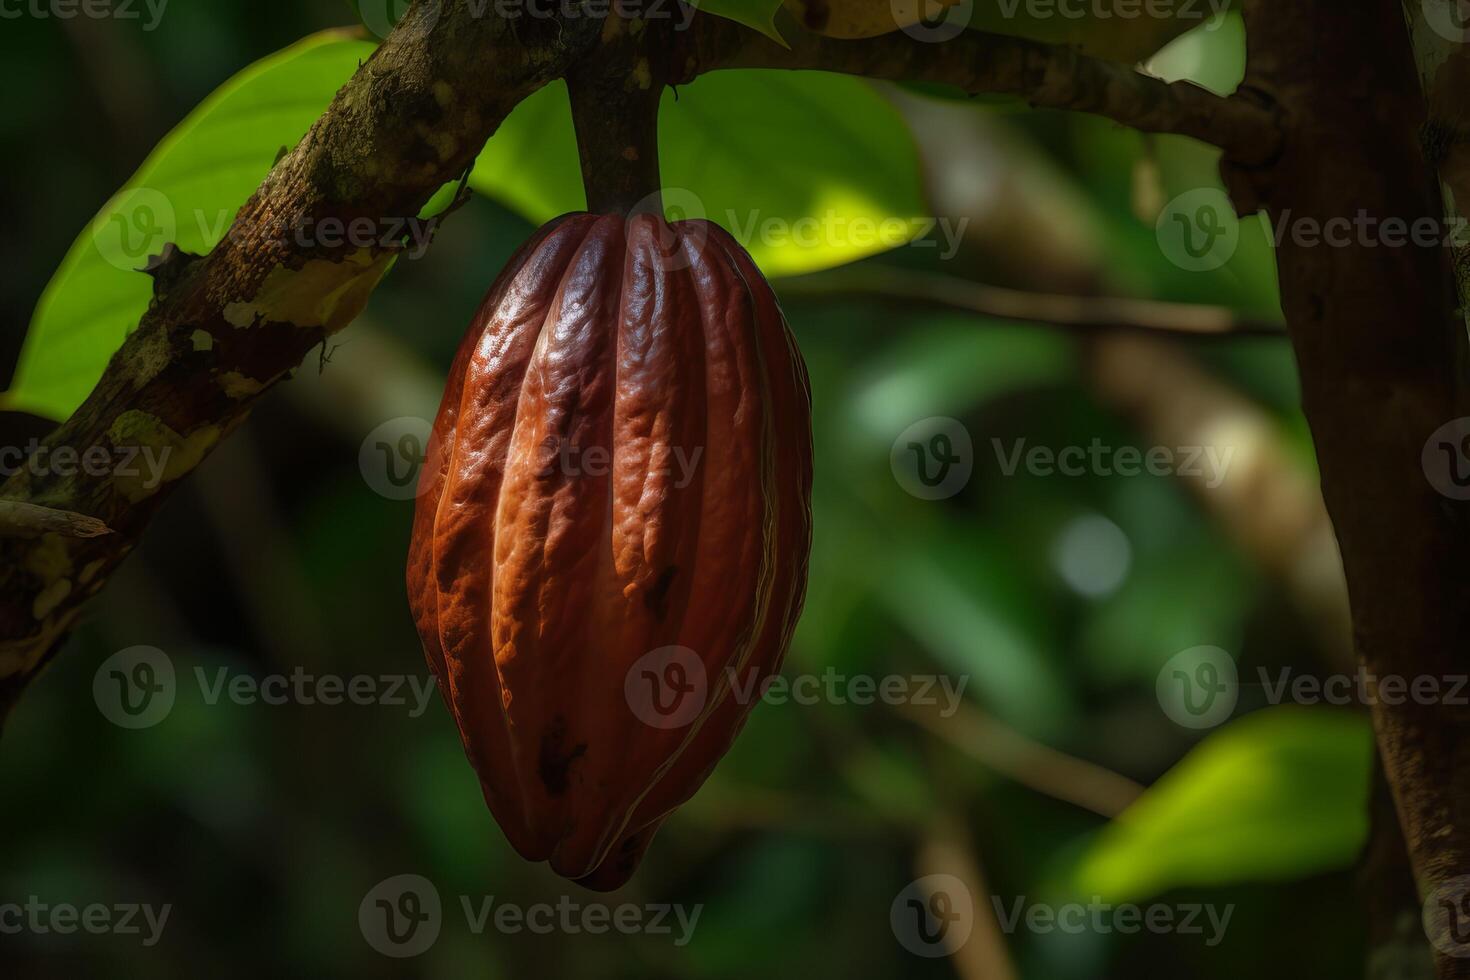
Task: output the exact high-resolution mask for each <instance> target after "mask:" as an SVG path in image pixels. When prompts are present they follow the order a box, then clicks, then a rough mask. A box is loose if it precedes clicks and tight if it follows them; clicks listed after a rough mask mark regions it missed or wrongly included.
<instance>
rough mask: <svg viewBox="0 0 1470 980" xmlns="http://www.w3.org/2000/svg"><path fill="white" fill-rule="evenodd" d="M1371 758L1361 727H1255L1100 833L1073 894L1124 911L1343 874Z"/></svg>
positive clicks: (1290, 715)
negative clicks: (1182, 889) (1187, 893)
mask: <svg viewBox="0 0 1470 980" xmlns="http://www.w3.org/2000/svg"><path fill="white" fill-rule="evenodd" d="M1372 756H1373V734H1372V730H1371V728H1370V726H1369V724H1368V720H1367V718H1365V717H1363V716H1362V715H1358V714H1354V713H1351V712H1348V711H1341V710H1337V709H1331V708H1305V707H1300V706H1285V707H1275V708H1267V709H1265V710H1262V711H1258V712H1255V713H1254V714H1250V715H1247V716H1246V717H1244V718H1242V719H1240V720H1239V721H1236V722H1233V723H1231V724H1230V725H1228V726H1227V727H1225V728H1223V729H1221V730H1220V731H1218V732H1215V733H1214V734H1212V735H1210V736H1209V737H1208V738H1206V739H1205V740H1204V741H1203V742H1201V743H1200V744H1199V745H1198V746H1197V747H1196V748H1195V749H1194V750H1193V751H1191V752H1190V753H1189V755H1187V756H1185V758H1184V760H1183V761H1182V762H1180V763H1179V764H1178V765H1177V766H1175V767H1174V768H1173V769H1171V770H1170V771H1169V772H1168V773H1166V774H1165V775H1164V777H1163V778H1162V779H1160V780H1159V781H1158V782H1157V783H1156V784H1155V785H1154V786H1153V787H1151V788H1150V789H1149V790H1148V792H1146V793H1144V795H1143V796H1142V797H1140V798H1139V799H1138V801H1137V802H1136V803H1134V804H1133V805H1132V806H1131V807H1129V808H1128V809H1127V810H1126V811H1124V812H1123V813H1122V814H1121V815H1120V816H1119V817H1118V818H1117V819H1116V820H1114V821H1113V822H1112V823H1111V824H1109V825H1108V826H1107V827H1106V828H1104V830H1103V831H1102V832H1101V833H1100V834H1099V835H1098V837H1097V839H1096V840H1095V841H1094V842H1093V844H1092V846H1091V847H1090V848H1089V849H1088V851H1087V852H1086V853H1085V854H1084V855H1083V857H1082V859H1081V862H1080V864H1079V865H1078V867H1077V869H1076V872H1075V874H1074V875H1073V877H1072V884H1073V886H1074V887H1075V889H1076V892H1077V893H1078V894H1084V895H1097V896H1100V897H1102V898H1103V899H1104V900H1105V901H1114V902H1121V901H1133V900H1138V899H1143V898H1147V897H1149V896H1151V895H1156V894H1158V893H1160V892H1162V891H1165V890H1167V889H1170V888H1174V887H1178V886H1182V885H1203V886H1212V885H1223V884H1231V883H1235V882H1242V881H1256V880H1280V879H1289V878H1298V877H1302V876H1304V875H1309V874H1315V873H1317V872H1321V871H1327V870H1331V869H1334V868H1340V867H1344V866H1346V865H1348V864H1350V863H1351V862H1352V861H1353V859H1354V858H1355V857H1356V855H1357V853H1358V850H1359V848H1361V847H1362V845H1363V841H1364V840H1365V839H1366V837H1367V832H1368V818H1367V803H1368V771H1369V764H1370V762H1371V761H1372Z"/></svg>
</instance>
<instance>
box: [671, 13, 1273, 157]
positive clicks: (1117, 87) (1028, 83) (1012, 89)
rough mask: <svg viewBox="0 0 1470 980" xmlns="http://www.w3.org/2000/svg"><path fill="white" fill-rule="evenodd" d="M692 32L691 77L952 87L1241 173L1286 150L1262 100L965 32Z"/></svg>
mask: <svg viewBox="0 0 1470 980" xmlns="http://www.w3.org/2000/svg"><path fill="white" fill-rule="evenodd" d="M691 33H692V35H693V36H692V37H691V38H690V39H689V43H690V48H691V50H690V53H689V56H688V58H687V60H686V62H685V74H686V76H687V77H690V78H692V77H693V76H695V75H698V74H700V73H702V72H706V71H712V70H714V69H717V68H794V69H816V70H821V71H832V72H841V73H844V74H849V75H863V76H866V77H868V78H878V79H886V80H889V81H903V82H933V83H938V84H944V85H952V86H956V87H958V88H960V89H963V90H964V91H966V92H968V93H969V94H971V95H979V94H982V93H993V94H1000V95H1014V96H1017V97H1018V98H1021V99H1024V100H1025V101H1026V102H1028V103H1030V104H1031V105H1033V106H1036V107H1038V108H1045V109H1069V110H1076V111H1078V112H1090V113H1094V114H1096V115H1099V116H1105V117H1107V118H1109V119H1112V120H1114V121H1116V122H1120V123H1122V124H1123V125H1125V126H1130V127H1132V128H1134V129H1138V130H1141V131H1143V132H1147V133H1178V134H1180V135H1184V136H1193V137H1195V138H1196V139H1200V140H1204V141H1205V142H1207V143H1212V144H1214V145H1216V146H1219V147H1221V148H1222V149H1224V150H1225V153H1226V155H1227V156H1228V157H1229V158H1230V159H1231V160H1233V161H1235V162H1236V163H1238V164H1240V165H1242V166H1258V165H1261V164H1265V163H1269V162H1270V161H1271V160H1272V159H1274V158H1275V156H1276V154H1277V153H1278V152H1280V149H1281V145H1282V144H1281V139H1282V137H1281V132H1282V131H1281V123H1280V120H1279V118H1278V116H1277V114H1276V112H1275V111H1274V108H1273V107H1271V106H1270V105H1268V104H1265V103H1264V101H1263V100H1261V99H1259V98H1257V97H1255V96H1254V95H1250V96H1248V95H1246V94H1237V95H1232V96H1228V97H1226V96H1219V95H1216V94H1214V93H1213V92H1210V91H1208V90H1206V89H1203V88H1200V87H1199V86H1197V85H1193V84H1190V83H1188V82H1172V83H1171V82H1165V81H1163V80H1161V79H1158V78H1155V77H1153V76H1151V75H1145V74H1143V73H1142V72H1139V71H1135V70H1134V69H1132V68H1129V67H1128V66H1126V65H1121V64H1117V63H1115V62H1111V61H1103V60H1101V59H1097V58H1090V57H1088V56H1086V55H1083V54H1079V53H1078V52H1076V51H1074V50H1072V49H1070V48H1064V47H1058V46H1055V45H1048V44H1041V43H1038V42H1035V41H1027V40H1023V39H1021V38H1014V37H1005V36H1001V35H997V34H985V33H982V32H979V31H966V32H964V33H963V34H960V35H959V36H958V37H955V38H952V39H950V40H948V41H945V42H944V43H942V44H933V43H926V42H924V41H920V40H918V39H916V38H913V37H910V36H908V35H907V34H904V33H903V32H901V31H900V32H896V33H893V34H885V35H883V36H881V37H875V38H867V39H864V40H860V41H847V40H838V39H834V38H828V37H822V36H820V35H817V34H809V33H805V32H802V33H799V34H798V33H796V32H792V33H793V34H794V35H795V36H793V37H792V38H791V47H790V48H789V49H787V48H783V47H781V46H780V45H778V44H776V43H775V42H774V41H771V40H770V39H768V38H766V37H763V36H761V35H759V34H756V33H754V32H752V31H748V30H745V29H744V28H741V27H739V26H738V25H735V24H732V23H731V22H729V21H724V20H720V19H718V18H714V17H700V18H698V19H697V20H696V22H695V28H694V30H693V31H692V32H691Z"/></svg>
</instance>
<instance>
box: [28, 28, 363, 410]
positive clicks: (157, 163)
mask: <svg viewBox="0 0 1470 980" xmlns="http://www.w3.org/2000/svg"><path fill="white" fill-rule="evenodd" d="M372 51H373V45H372V44H370V43H368V42H366V41H362V40H360V39H358V37H357V36H356V33H355V32H347V31H323V32H322V33H319V34H314V35H312V36H311V37H308V38H305V39H304V40H302V41H300V42H298V43H296V44H294V45H292V46H291V47H289V48H286V49H285V50H283V51H280V52H278V53H276V54H273V55H271V56H270V57H268V58H264V59H262V60H261V61H257V62H256V63H255V64H253V65H251V66H250V67H248V68H246V69H245V70H244V71H241V72H240V73H239V74H237V75H235V76H234V77H233V78H231V79H230V80H229V81H227V82H225V83H224V84H223V85H221V86H220V87H219V88H218V89H216V90H215V91H214V92H213V93H212V94H211V95H210V96H209V97H208V98H207V99H205V100H204V101H203V102H202V103H200V105H199V107H198V108H196V109H195V110H194V111H193V112H191V113H190V114H189V115H188V117H186V118H185V119H184V121H183V122H182V123H180V124H179V125H178V126H177V127H176V128H175V129H174V130H173V132H171V133H169V134H168V135H167V136H166V137H164V139H163V141H162V142H160V143H159V144H158V146H157V147H156V148H155V149H154V150H153V152H152V153H151V154H150V155H149V156H148V159H147V160H145V161H144V162H143V165H142V167H140V168H139V169H138V172H137V173H136V174H134V175H133V176H132V178H131V179H130V180H128V182H127V183H126V184H125V185H124V186H123V189H122V190H121V191H119V192H118V194H117V195H116V196H115V197H113V199H112V200H111V201H109V202H108V203H107V204H106V205H105V206H104V207H103V208H102V210H101V211H100V212H99V214H98V215H97V218H96V219H95V220H94V221H93V222H92V224H91V225H90V226H88V227H87V228H86V229H85V230H84V231H83V232H82V233H81V235H79V236H78V237H77V239H76V241H75V242H73V243H72V246H71V249H70V250H69V251H68V252H67V254H66V258H65V259H63V260H62V263H61V266H60V268H59V269H58V270H57V271H56V274H55V275H54V276H52V278H51V282H50V283H48V284H47V286H46V290H45V292H43V293H42V294H41V300H40V302H39V303H38V304H37V305H36V312H35V315H34V316H33V317H32V319H31V326H30V332H29V333H28V334H27V336H26V340H25V345H24V346H23V347H22V349H21V353H20V361H19V364H18V366H17V367H16V372H15V383H14V385H13V386H12V387H11V389H10V391H8V392H6V393H5V395H4V396H3V401H0V404H3V405H4V407H5V408H8V409H18V410H23V411H28V412H34V413H37V414H40V415H47V416H51V417H53V418H60V417H63V416H65V415H67V414H69V413H70V412H71V411H72V410H73V409H75V408H76V407H77V405H79V404H81V401H82V399H83V398H85V397H86V396H87V393H88V392H89V391H91V390H92V386H93V385H94V384H96V383H97V379H98V378H99V377H100V376H101V374H102V369H103V368H104V367H105V366H106V364H107V360H108V358H109V357H111V355H112V353H113V351H115V350H116V349H117V348H118V346H119V345H120V344H121V343H122V341H123V338H124V337H126V336H127V333H128V331H129V330H130V329H132V328H133V327H134V326H136V325H137V323H138V319H139V317H140V316H141V315H142V313H143V311H144V310H145V309H146V308H147V306H148V301H149V298H150V297H151V295H152V280H151V279H149V278H148V276H146V275H142V274H140V273H139V272H137V271H136V270H138V269H139V268H141V267H142V266H143V265H144V264H145V263H146V261H147V259H148V256H149V255H152V254H157V253H158V251H159V250H160V248H161V247H162V245H163V244H164V243H165V242H169V241H172V242H174V243H176V244H177V245H178V246H179V248H181V249H183V250H185V251H187V252H195V253H203V252H207V251H208V250H209V249H210V248H212V247H213V246H214V245H215V244H216V243H217V242H218V241H219V240H220V239H221V238H222V237H223V236H224V234H225V232H226V231H227V230H228V229H229V227H230V224H231V222H232V221H233V220H234V216H235V213H236V212H237V211H238V210H239V209H240V206H241V205H242V204H244V203H245V201H246V200H247V199H248V198H249V196H250V194H251V193H252V192H253V191H254V190H255V188H256V186H257V185H259V183H260V181H261V179H262V178H263V177H264V176H265V175H266V173H267V172H269V170H270V168H271V166H272V164H273V163H274V162H275V160H276V157H277V155H278V154H279V153H280V152H281V150H282V148H283V147H288V146H291V145H294V144H295V143H296V142H297V141H298V140H300V139H301V137H302V136H303V135H304V134H305V133H306V130H307V128H308V127H309V126H310V125H311V124H312V122H313V121H315V119H316V118H317V117H318V116H319V115H321V113H322V110H323V109H325V108H326V106H327V104H328V103H329V102H330V101H331V99H332V96H333V95H335V94H336V92H337V90H338V89H339V88H341V87H342V84H343V83H344V82H346V81H347V79H348V78H349V77H351V75H352V73H353V72H354V71H356V70H357V66H358V64H359V63H360V62H361V61H363V60H365V59H366V58H367V57H368V55H369V54H371V53H372Z"/></svg>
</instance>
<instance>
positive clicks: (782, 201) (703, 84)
mask: <svg viewBox="0 0 1470 980" xmlns="http://www.w3.org/2000/svg"><path fill="white" fill-rule="evenodd" d="M659 127H660V135H659V149H660V157H659V160H660V164H661V169H662V173H663V182H664V203H665V207H666V210H667V211H668V213H669V214H670V216H671V217H698V216H704V217H707V218H709V219H711V220H713V221H715V222H717V223H719V224H720V225H722V226H724V227H725V228H726V229H727V230H729V231H730V232H731V233H732V234H734V235H735V237H736V238H737V239H739V240H740V241H741V243H742V244H744V245H745V247H746V249H748V250H749V251H750V253H751V255H752V256H753V257H754V258H755V260H756V262H757V263H759V265H760V266H761V268H762V269H763V270H764V271H765V273H766V274H767V275H772V276H778V275H796V274H800V273H804V272H814V271H817V270H820V269H826V268H831V267H833V266H837V265H842V264H844V263H847V262H852V261H855V260H857V259H860V258H864V257H866V256H868V255H873V254H876V253H878V252H883V251H886V250H888V249H890V248H893V247H895V246H897V245H901V244H904V243H905V242H908V241H910V240H912V239H913V238H914V237H915V236H917V235H921V234H925V233H926V227H925V223H926V220H927V219H925V218H924V215H926V214H927V209H926V208H925V205H924V201H923V197H922V194H921V193H920V187H921V181H920V177H919V166H918V157H917V152H916V150H915V148H914V145H913V142H912V139H911V138H910V136H909V133H908V130H907V129H906V127H905V126H904V123H903V120H902V118H901V117H900V116H899V114H898V112H897V110H895V109H894V108H893V107H892V106H891V105H890V104H889V103H888V102H886V101H885V100H884V99H883V98H882V97H881V96H879V95H878V94H877V92H876V91H874V90H873V89H872V88H871V87H870V86H868V85H867V84H866V83H864V82H862V81H859V80H857V79H853V78H847V77H844V76H839V75H828V74H823V73H819V72H777V71H723V72H715V73H712V74H710V75H705V76H703V77H701V78H699V79H698V80H697V81H696V82H694V83H693V84H692V85H688V86H685V87H683V88H680V89H679V92H678V98H677V99H675V98H674V97H673V96H672V95H666V96H665V98H664V100H663V105H662V108H661V112H660V115H659ZM470 182H471V184H472V185H473V186H474V187H475V189H476V190H479V191H482V192H483V193H486V194H489V195H491V196H493V197H495V198H496V199H498V200H500V201H502V202H504V203H505V204H507V205H508V206H510V207H511V208H513V209H515V210H516V211H518V212H520V213H521V214H522V215H524V216H525V217H526V218H527V219H529V220H531V221H534V222H538V223H539V222H543V221H546V220H548V219H550V218H552V217H555V216H556V215H558V214H562V213H564V212H567V211H575V210H579V209H581V208H582V207H584V206H585V203H584V202H585V197H584V195H583V192H582V183H581V178H580V171H579V169H578V164H577V149H576V140H575V137H574V135H573V132H572V122H571V113H570V111H569V109H568V106H567V97H566V88H565V86H563V85H562V84H560V83H554V84H552V85H548V86H547V87H546V88H545V89H543V90H542V91H540V92H538V93H536V94H535V95H533V96H532V97H531V98H529V99H527V100H526V101H524V102H522V103H521V104H520V105H519V106H518V107H517V108H516V110H515V111H514V112H513V113H511V115H510V117H509V118H508V119H507V120H506V121H505V123H504V124H503V125H502V126H501V128H500V131H499V132H497V133H496V134H495V136H494V138H492V139H491V140H490V142H489V143H488V144H487V145H486V147H485V150H484V152H483V153H481V154H480V159H479V162H478V163H477V164H476V166H475V170H474V173H473V174H472V175H471V177H470ZM928 234H929V235H930V237H934V238H936V239H937V238H938V232H937V231H929V232H928Z"/></svg>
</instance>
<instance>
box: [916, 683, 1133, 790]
mask: <svg viewBox="0 0 1470 980" xmlns="http://www.w3.org/2000/svg"><path fill="white" fill-rule="evenodd" d="M899 710H900V712H901V713H902V714H904V715H905V716H906V717H907V718H909V720H911V721H913V722H915V723H917V724H919V725H921V726H923V727H924V728H926V729H928V730H929V731H930V732H932V733H933V734H935V735H937V736H939V737H940V738H942V739H943V740H944V741H946V742H948V743H949V744H950V745H953V746H954V747H955V748H957V749H959V750H960V751H961V752H964V753H965V754H966V755H968V756H970V758H972V759H974V760H975V761H977V762H979V763H981V764H983V765H985V766H986V767H987V768H990V769H993V770H994V771H995V772H998V773H1000V774H1001V775H1003V776H1005V777H1007V778H1009V779H1013V780H1015V781H1016V782H1018V783H1020V784H1021V785H1023V786H1028V787H1030V788H1031V789H1034V790H1036V791H1037V792H1038V793H1041V794H1043V795H1045V796H1050V797H1052V798H1053V799H1058V800H1063V801H1065V802H1067V803H1074V804H1076V805H1077V806H1080V807H1082V808H1083V809H1086V810H1091V811H1092V812H1093V813H1096V814H1098V815H1099V816H1103V817H1109V818H1112V817H1116V816H1117V815H1118V814H1120V813H1122V812H1123V810H1125V809H1126V808H1127V807H1128V805H1129V804H1130V803H1132V802H1133V801H1134V800H1136V799H1137V798H1138V797H1139V796H1140V795H1141V794H1142V793H1143V787H1142V786H1141V785H1139V784H1138V783H1135V782H1134V781H1133V780H1131V779H1129V778H1127V777H1126V776H1120V775H1119V774H1117V773H1115V772H1113V771H1112V770H1110V769H1105V768H1103V767H1102V766H1099V765H1096V764H1095V763H1091V762H1088V761H1086V760H1084V759H1078V758H1076V757H1074V756H1070V755H1067V754H1066V753H1065V752H1059V751H1057V750H1056V749H1053V748H1050V747H1048V746H1046V745H1042V744H1041V743H1040V742H1036V741H1033V740H1032V739H1029V738H1027V737H1026V736H1025V735H1022V734H1021V733H1020V732H1018V731H1016V730H1015V729H1013V728H1010V727H1009V726H1007V725H1004V724H1002V723H1000V722H998V721H996V720H995V719H994V718H991V717H989V716H988V715H985V714H983V713H981V712H980V711H978V710H976V709H974V708H970V707H966V706H961V707H960V708H959V710H958V711H956V712H955V713H954V714H953V715H951V716H950V717H948V718H945V717H943V716H941V715H940V714H939V713H938V712H936V711H933V710H930V709H921V708H919V707H917V706H914V705H905V706H903V707H901V708H900V709H899Z"/></svg>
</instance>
